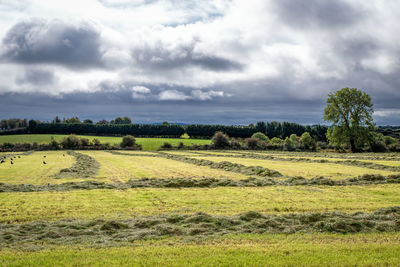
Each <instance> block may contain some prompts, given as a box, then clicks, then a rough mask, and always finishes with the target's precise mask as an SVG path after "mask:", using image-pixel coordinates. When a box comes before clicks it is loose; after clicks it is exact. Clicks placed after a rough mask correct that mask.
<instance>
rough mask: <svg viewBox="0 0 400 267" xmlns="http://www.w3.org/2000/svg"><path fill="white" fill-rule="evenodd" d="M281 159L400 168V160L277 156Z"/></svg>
mask: <svg viewBox="0 0 400 267" xmlns="http://www.w3.org/2000/svg"><path fill="white" fill-rule="evenodd" d="M277 157H279V158H284V159H291V158H293V159H299V158H302V159H310V160H326V161H348V160H357V161H361V162H367V163H375V164H381V165H386V166H393V167H400V159H399V160H372V159H358V158H351V159H348V158H326V157H323V155H321V157H316V156H315V157H302V156H290V155H283V156H277Z"/></svg>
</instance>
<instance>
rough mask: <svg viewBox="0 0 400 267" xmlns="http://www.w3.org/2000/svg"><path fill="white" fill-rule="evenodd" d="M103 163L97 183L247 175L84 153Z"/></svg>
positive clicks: (162, 160) (157, 159) (164, 161)
mask: <svg viewBox="0 0 400 267" xmlns="http://www.w3.org/2000/svg"><path fill="white" fill-rule="evenodd" d="M81 153H84V154H87V155H89V156H92V157H93V158H95V159H96V160H97V161H98V162H99V163H100V170H99V172H98V174H97V175H96V180H102V181H112V182H126V181H127V180H129V179H132V178H143V177H148V178H173V177H177V178H182V177H185V178H204V177H212V178H231V179H244V178H246V176H245V175H242V174H238V173H234V172H228V171H224V170H218V169H212V168H209V167H206V166H196V165H193V164H189V163H184V162H179V161H175V160H171V159H166V158H161V157H148V156H128V155H116V154H112V153H109V152H105V151H81Z"/></svg>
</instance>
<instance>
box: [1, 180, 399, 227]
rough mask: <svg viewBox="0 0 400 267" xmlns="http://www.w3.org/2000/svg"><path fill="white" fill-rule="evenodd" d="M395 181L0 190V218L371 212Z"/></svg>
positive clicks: (386, 201)
mask: <svg viewBox="0 0 400 267" xmlns="http://www.w3.org/2000/svg"><path fill="white" fill-rule="evenodd" d="M399 192H400V185H398V184H395V185H371V186H351V187H345V186H338V187H334V186H333V187H324V186H314V187H310V186H293V187H282V186H274V187H261V188H234V187H217V188H185V189H158V188H147V189H129V190H125V191H117V190H75V191H69V192H38V193H22V192H21V193H1V194H0V222H26V221H35V220H58V219H63V218H75V219H94V218H107V219H110V218H111V219H112V218H129V217H132V216H138V215H145V216H146V215H158V214H168V213H169V214H191V213H195V212H205V213H208V214H215V215H232V214H237V213H242V212H246V211H257V212H261V213H275V214H276V213H289V212H295V213H301V212H323V211H342V212H347V213H352V212H356V211H366V212H372V211H375V210H376V209H379V208H383V207H388V206H396V205H399V204H400V194H399Z"/></svg>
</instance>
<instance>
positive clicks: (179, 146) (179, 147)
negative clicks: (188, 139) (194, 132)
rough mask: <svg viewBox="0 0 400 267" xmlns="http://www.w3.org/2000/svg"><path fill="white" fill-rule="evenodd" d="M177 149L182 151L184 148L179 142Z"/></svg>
mask: <svg viewBox="0 0 400 267" xmlns="http://www.w3.org/2000/svg"><path fill="white" fill-rule="evenodd" d="M177 148H178V149H184V148H185V145H184V144H183V143H182V142H179V144H178V146H177Z"/></svg>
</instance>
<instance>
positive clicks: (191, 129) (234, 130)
mask: <svg viewBox="0 0 400 267" xmlns="http://www.w3.org/2000/svg"><path fill="white" fill-rule="evenodd" d="M185 128H186V133H187V134H188V135H189V136H190V137H211V136H213V135H214V134H215V132H219V131H220V132H223V133H226V134H227V135H229V136H230V137H241V138H246V137H250V136H252V135H253V134H254V133H255V132H257V129H256V127H254V126H226V125H202V124H192V125H187V126H186V127H185Z"/></svg>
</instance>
